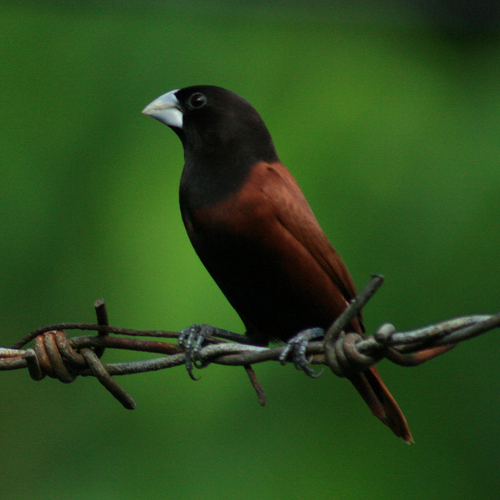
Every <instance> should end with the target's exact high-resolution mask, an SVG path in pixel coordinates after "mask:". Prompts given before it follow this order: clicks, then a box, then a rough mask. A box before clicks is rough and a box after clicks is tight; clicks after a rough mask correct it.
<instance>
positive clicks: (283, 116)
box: [0, 1, 500, 500]
mask: <svg viewBox="0 0 500 500" xmlns="http://www.w3.org/2000/svg"><path fill="white" fill-rule="evenodd" d="M445 3H446V2H445ZM301 5H302V6H301ZM349 5H350V8H348V7H346V5H344V3H342V2H339V3H338V4H334V3H326V2H325V3H324V4H323V3H321V2H315V1H312V2H309V3H307V5H305V4H303V2H286V1H283V2H276V3H266V2H247V3H245V4H243V3H242V4H238V3H236V2H235V3H231V2H217V3H212V2H205V3H201V2H192V1H185V2H161V1H156V2H139V1H137V2H118V1H116V2H113V1H111V2H107V3H106V2H102V3H101V2H99V3H98V2H2V4H1V5H0V64H1V66H0V67H1V78H0V87H1V92H0V102H1V108H0V109H1V114H2V119H1V123H2V131H1V134H0V141H1V147H0V168H1V176H2V177H1V179H2V182H1V184H0V209H1V213H2V214H3V215H2V225H1V234H2V237H1V239H0V257H1V260H0V266H1V267H0V269H1V270H0V273H1V274H0V275H1V280H0V301H1V306H2V307H1V322H2V333H1V339H0V345H4V346H8V345H11V344H13V343H14V342H15V341H16V340H18V339H19V338H20V337H21V336H23V335H25V334H26V333H27V332H29V331H30V330H32V329H34V328H36V327H38V326H41V325H44V324H50V323H54V322H61V321H89V322H93V321H94V317H93V308H92V303H93V301H94V299H96V298H98V297H104V298H105V299H106V301H107V305H108V308H109V315H110V320H111V323H112V324H113V325H115V326H123V327H130V328H158V329H160V328H161V329H173V330H178V329H180V328H183V327H185V326H187V325H189V324H191V323H194V322H197V323H200V322H207V323H211V324H215V325H218V326H221V327H224V328H229V329H233V330H236V331H241V329H242V326H241V322H240V321H239V319H238V317H237V315H236V314H235V313H234V311H232V309H231V308H230V306H229V305H228V303H227V302H226V300H225V299H224V297H223V296H222V294H221V293H220V292H219V290H218V289H217V287H216V285H215V284H214V283H213V282H212V280H211V279H210V277H209V276H208V274H207V272H206V271H205V270H204V268H203V267H202V265H201V264H200V262H199V261H198V259H197V257H196V255H195V253H194V251H193V250H192V249H191V247H190V244H189V242H188V239H187V237H186V235H185V232H184V228H183V226H182V222H181V219H180V215H179V210H178V206H177V189H178V180H179V176H180V172H181V168H182V148H181V145H180V142H179V141H178V139H177V137H176V136H175V134H173V133H172V132H171V131H169V130H168V129H167V128H166V127H164V126H161V125H160V124H159V123H157V122H155V121H154V120H151V119H150V118H147V117H145V116H143V115H141V113H140V112H141V110H142V108H143V107H144V106H145V105H146V104H147V103H149V102H150V101H151V100H152V99H153V98H155V97H157V96H158V95H160V94H162V93H164V92H166V91H167V90H171V89H173V88H179V87H183V86H187V85H192V84H199V83H208V84H216V85H221V86H224V87H227V88H230V89H232V90H234V91H236V92H238V93H239V94H241V95H243V96H244V97H245V98H247V99H248V100H249V101H250V102H252V103H253V104H254V105H255V107H256V108H257V109H258V110H259V111H260V112H261V114H262V116H263V117H264V119H265V121H266V123H267V125H268V127H269V128H270V130H271V133H272V134H273V137H274V139H275V143H276V146H277V149H278V152H279V153H280V156H281V159H282V160H283V162H284V163H285V164H286V165H287V166H288V167H289V168H290V170H291V171H292V172H293V174H294V175H295V176H296V178H297V179H298V181H299V183H300V184H301V186H302V187H303V190H304V192H305V193H306V196H307V197H308V199H309V200H310V203H311V205H312V207H313V209H314V210H315V212H316V214H317V216H318V218H319V219H320V222H321V223H322V225H323V227H324V229H325V231H326V233H327V234H328V235H329V236H330V238H331V240H332V242H333V243H334V245H335V246H336V248H337V249H338V250H339V252H340V253H341V255H342V256H343V258H344V260H345V261H346V263H347V265H348V267H349V269H350V271H351V273H352V275H353V277H354V279H355V282H356V283H357V284H358V287H361V286H362V285H363V284H364V283H366V282H367V281H368V279H369V275H370V273H381V274H384V275H385V276H386V284H385V285H384V287H383V288H382V290H381V291H380V292H379V293H378V294H377V296H376V297H375V299H374V300H373V301H372V302H371V303H370V304H369V306H368V307H367V309H366V312H365V315H366V323H367V327H368V330H369V331H373V330H374V329H375V328H376V327H377V326H378V325H379V324H380V323H382V322H385V321H390V322H393V323H394V324H395V325H396V326H397V327H398V328H401V329H406V328H412V327H417V326H421V325H424V324H428V323H432V322H436V321H439V320H442V319H447V318H450V317H454V316H458V315H464V314H475V313H483V312H484V313H489V312H496V311H498V309H499V301H498V296H499V287H498V285H499V279H498V277H499V275H500V259H499V247H500V224H499V214H500V197H499V184H500V169H499V159H500V140H499V139H500V83H499V77H500V43H499V38H498V37H497V36H496V35H497V31H496V28H497V27H498V25H497V24H496V22H497V21H498V18H496V17H495V16H496V15H497V14H498V11H497V10H496V9H495V8H494V5H496V4H495V3H492V4H490V7H491V9H490V10H489V11H488V9H486V10H485V12H482V11H480V10H478V9H479V7H484V6H485V5H486V6H488V3H487V2H477V6H478V8H477V9H475V10H471V11H470V12H467V11H466V12H465V14H466V15H465V16H462V17H460V16H459V15H456V13H453V12H452V13H451V14H450V12H449V11H448V10H446V8H441V7H439V8H438V6H437V4H436V5H435V6H433V2H431V1H429V2H422V4H417V3H415V2H406V3H405V4H402V3H395V2H392V3H389V2H385V3H384V2H380V3H378V4H373V5H372V4H365V3H363V2H354V3H352V4H349ZM492 6H493V7H492ZM474 16H476V17H477V19H476V17H474ZM497 335H498V333H495V332H492V333H490V334H487V335H485V336H483V337H482V338H478V339H476V340H473V341H469V342H467V343H466V344H464V345H462V346H460V347H459V348H457V349H455V350H454V351H452V352H451V353H448V354H446V355H445V356H443V357H442V358H439V359H437V360H435V361H433V362H431V363H429V364H427V365H424V366H422V367H419V368H414V369H405V368H400V367H395V366H392V365H390V363H388V362H383V363H381V365H380V370H381V372H382V374H383V375H384V379H385V381H386V382H387V384H388V385H389V387H390V388H391V390H392V392H393V394H394V395H395V396H396V398H397V399H398V402H399V403H400V405H401V407H402V408H403V410H404V412H405V414H406V416H407V418H408V420H409V422H410V425H411V428H412V431H413V434H414V437H415V441H416V444H415V445H413V446H406V445H404V444H403V443H402V442H400V441H398V440H397V439H396V438H394V436H393V435H392V434H391V433H390V432H389V431H388V430H387V429H386V428H385V427H384V426H383V425H381V424H380V422H379V421H378V420H376V419H375V418H373V417H372V416H371V414H370V412H369V411H368V410H367V408H366V407H365V406H364V403H363V402H362V401H361V399H360V398H359V396H358V395H357V393H356V392H355V391H354V390H353V388H352V387H351V386H350V384H348V383H347V382H346V381H344V380H340V379H337V378H335V377H334V376H333V375H332V374H330V373H326V372H325V374H324V375H323V376H322V377H321V378H320V379H318V380H311V379H308V378H307V377H305V376H304V375H303V374H301V373H298V372H296V371H295V370H294V368H293V367H292V366H287V367H285V368H282V367H281V366H279V365H278V364H272V363H267V364H265V365H260V366H257V367H256V370H257V373H258V375H259V377H260V381H261V383H262V384H263V385H264V387H265V389H266V391H267V395H268V406H267V407H266V408H261V407H259V405H258V404H257V401H256V397H255V394H254V393H253V391H252V389H251V387H250V384H249V383H248V380H247V378H246V376H245V374H244V373H243V370H241V369H235V368H225V367H218V366H211V367H209V368H208V369H206V370H205V371H203V373H202V374H201V375H202V379H201V380H200V381H199V382H197V383H193V382H192V381H191V380H190V379H189V378H188V377H187V375H186V373H185V372H184V370H183V369H181V368H177V369H173V370H169V371H165V372H157V373H149V374H144V375H137V376H129V377H123V378H120V379H119V382H120V383H122V384H123V385H124V387H125V388H126V389H127V390H129V391H130V392H131V394H132V395H133V396H134V397H135V399H136V401H137V403H138V408H137V409H136V410H135V411H133V412H132V411H126V410H124V409H122V408H121V406H120V405H119V404H118V403H117V402H116V401H115V400H114V399H112V398H111V397H110V396H109V395H108V394H107V393H106V392H105V391H104V389H103V388H102V387H101V386H99V384H98V383H97V382H96V381H95V380H93V379H90V378H88V379H78V380H77V381H76V382H75V383H73V384H71V385H63V384H61V383H59V382H57V381H54V380H51V379H44V380H43V381H42V382H39V383H34V382H33V381H31V379H30V378H29V376H28V374H27V372H25V371H17V372H3V373H2V374H1V377H2V390H1V396H0V397H1V401H2V403H1V412H0V431H1V438H0V439H1V441H0V442H1V446H0V478H1V487H0V490H1V495H2V498H3V499H6V500H10V499H18V500H24V499H28V498H30V499H32V498H36V499H41V500H44V499H54V498H68V499H72V500H73V499H95V498H98V499H103V500H108V499H141V498H179V499H194V498H205V499H215V498H217V499H219V498H238V499H241V500H243V499H275V498H291V499H299V498H316V499H327V498H328V499H331V498H333V499H341V500H343V499H346V500H347V499H357V498H360V499H366V498H369V499H372V500H378V499H401V498H404V499H411V500H413V499H415V500H416V499H422V498H425V499H440V500H443V499H447V498H453V499H454V500H457V499H476V498H477V499H483V500H484V499H496V498H498V492H499V491H500V479H499V474H498V464H499V455H500V453H499V448H500V421H499V412H500V398H499V395H500V382H499V378H498V369H497V366H498V354H499V348H498V342H495V339H496V338H497ZM138 357H139V356H138V355H136V354H134V353H132V354H125V353H121V352H107V353H106V355H105V361H119V360H123V359H136V358H138Z"/></svg>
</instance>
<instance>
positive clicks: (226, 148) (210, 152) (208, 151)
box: [143, 85, 277, 167]
mask: <svg viewBox="0 0 500 500" xmlns="http://www.w3.org/2000/svg"><path fill="white" fill-rule="evenodd" d="M143 113H145V114H147V115H150V116H152V117H153V118H156V119H157V120H159V121H161V122H162V123H164V124H166V125H168V126H169V127H170V128H172V130H174V131H175V132H176V133H177V135H178V136H179V137H180V139H181V140H182V143H183V145H184V150H185V153H186V159H188V158H190V157H191V156H194V157H197V158H200V157H201V158H203V159H204V160H207V159H208V158H212V159H213V160H214V161H218V162H221V161H223V162H228V163H230V164H231V165H232V166H233V167H234V166H236V165H241V164H242V163H243V164H249V165H252V164H254V163H256V162H258V161H268V162H271V161H276V160H277V155H276V150H275V148H274V145H273V142H272V139H271V135H270V134H269V131H268V130H267V127H266V125H265V123H264V121H263V120H262V118H261V117H260V115H259V114H258V113H257V111H256V110H255V108H253V106H251V105H250V103H248V102H247V101H246V100H245V99H243V98H242V97H240V96H239V95H237V94H235V93H234V92H231V91H230V90H226V89H223V88H221V87H216V86H213V85H196V86H192V87H186V88H183V89H180V90H172V91H171V92H168V93H167V94H164V95H162V96H160V97H159V98H158V99H156V100H155V101H153V102H152V103H151V104H149V105H148V106H147V107H146V108H145V109H144V111H143Z"/></svg>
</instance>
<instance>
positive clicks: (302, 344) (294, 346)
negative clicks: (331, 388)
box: [279, 328, 325, 378]
mask: <svg viewBox="0 0 500 500" xmlns="http://www.w3.org/2000/svg"><path fill="white" fill-rule="evenodd" d="M324 336H325V331H324V330H323V328H308V329H307V330H302V331H301V332H299V333H297V335H294V336H293V337H292V338H291V339H290V340H289V341H288V342H287V344H286V347H285V348H284V349H283V352H282V353H281V354H280V357H279V360H280V362H281V364H282V365H284V364H286V360H287V358H288V356H289V354H290V353H292V359H293V364H294V365H295V368H297V370H303V371H304V372H305V373H306V374H307V375H309V376H310V377H312V378H318V377H319V376H320V375H321V374H322V373H323V370H321V371H319V372H315V371H314V370H313V369H312V368H311V367H310V366H309V361H308V360H307V358H306V349H307V344H309V342H310V341H311V340H314V339H318V338H321V337H324Z"/></svg>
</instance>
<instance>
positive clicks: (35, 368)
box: [0, 276, 500, 409]
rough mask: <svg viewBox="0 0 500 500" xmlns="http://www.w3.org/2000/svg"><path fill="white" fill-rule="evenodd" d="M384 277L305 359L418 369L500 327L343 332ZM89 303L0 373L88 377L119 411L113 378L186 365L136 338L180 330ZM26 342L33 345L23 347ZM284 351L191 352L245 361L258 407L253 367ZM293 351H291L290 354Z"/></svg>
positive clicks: (0, 360)
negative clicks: (112, 358)
mask: <svg viewBox="0 0 500 500" xmlns="http://www.w3.org/2000/svg"><path fill="white" fill-rule="evenodd" d="M382 282H383V278H382V277H381V276H373V278H372V280H371V281H370V283H369V284H368V285H367V286H366V287H365V289H364V290H363V291H362V292H361V293H360V294H359V295H358V297H357V298H356V299H355V300H354V301H353V302H352V303H351V304H350V305H349V307H348V308H347V309H346V310H345V311H344V313H343V314H342V315H341V316H340V317H339V318H338V319H337V320H336V321H335V322H334V323H333V325H332V326H331V327H330V328H329V329H328V330H327V332H326V333H325V338H324V340H322V341H315V342H311V343H309V344H308V345H307V346H306V345H304V346H303V349H304V351H305V354H306V355H307V356H308V360H309V362H310V363H311V364H323V365H326V366H328V367H329V368H330V369H331V370H332V371H333V372H334V373H335V374H336V375H337V376H339V377H346V376H350V375H352V374H354V373H357V372H361V371H363V370H365V369H366V368H368V367H369V366H372V365H374V364H376V363H378V362H379V361H381V360H382V359H388V360H389V361H392V362H393V363H396V364H398V365H400V366H407V367H411V366H417V365H420V364H422V363H424V362H426V361H429V360H430V359H433V358H435V357H436V356H439V355H440V354H443V353H444V352H446V351H448V350H450V349H452V348H453V347H455V346H456V345H457V344H458V343H460V342H463V341H464V340H468V339H471V338H473V337H476V336H478V335H481V334H482V333H485V332H487V331H490V330H492V329H494V328H498V327H499V326H500V314H496V315H476V316H465V317H461V318H455V319H451V320H447V321H443V322H441V323H438V324H435V325H430V326H426V327H423V328H419V329H416V330H411V331H406V332H398V331H397V330H396V328H395V327H394V326H393V325H391V324H389V323H386V324H383V325H382V326H381V327H380V328H379V329H378V330H377V331H376V332H375V333H374V334H373V335H368V336H365V337H362V336H360V335H358V334H355V333H349V332H347V333H346V332H345V331H344V328H345V326H346V325H348V324H349V322H350V320H351V319H352V318H353V317H354V316H356V314H357V313H358V312H359V311H360V310H361V308H362V307H363V306H364V305H365V304H366V303H367V302H368V301H369V300H370V298H371V297H372V296H373V295H374V294H375V293H376V291H377V290H378V288H379V287H380V286H381V284H382ZM94 308H95V310H96V315H97V324H87V323H60V324H57V325H48V326H44V327H41V328H38V329H37V330H34V331H33V332H31V333H30V334H29V335H27V336H26V337H24V338H23V339H21V340H20V341H19V342H17V343H16V344H15V345H14V346H13V347H12V348H0V370H15V369H21V368H28V370H29V373H30V376H31V377H32V378H33V379H34V380H41V379H43V378H44V377H45V376H49V377H52V378H57V379H59V380H60V381H61V382H64V383H70V382H72V381H73V380H74V379H75V378H76V377H78V376H94V377H96V378H97V379H98V381H99V382H100V383H101V384H102V385H103V386H104V387H105V388H106V389H107V390H108V391H109V392H110V393H111V394H112V395H113V396H114V397H115V398H116V399H117V400H118V401H120V403H121V404H122V405H123V406H124V407H125V408H127V409H133V408H135V406H136V404H135V401H134V400H133V399H132V397H131V396H130V395H129V394H128V393H127V392H126V391H125V390H124V389H123V388H122V387H121V386H120V385H119V384H118V383H117V382H116V381H115V380H114V379H113V378H112V376H114V375H127V374H135V373H143V372H149V371H156V370H163V369H166V368H172V367H174V366H180V365H184V364H185V361H186V356H185V353H184V351H183V349H182V348H181V347H179V346H178V345H177V344H174V343H169V342H165V341H159V340H149V339H145V338H142V337H154V338H160V339H165V338H173V339H174V338H178V336H179V335H180V332H171V331H161V330H133V329H128V328H116V327H112V326H109V325H108V317H107V312H106V307H105V304H104V301H103V300H101V299H99V300H97V301H96V302H95V303H94ZM65 330H83V331H96V332H98V334H97V335H85V336H78V337H73V338H71V339H70V338H68V336H67V334H66V331H65ZM110 334H115V335H121V336H125V338H124V337H116V336H111V335H110ZM32 340H34V346H33V348H28V349H22V347H23V346H24V345H25V344H27V343H28V342H30V341H32ZM105 349H128V350H133V351H139V352H148V353H153V354H161V357H156V358H153V359H147V360H140V361H132V362H126V363H112V364H103V363H102V362H101V359H100V358H101V357H102V355H103V353H104V350H105ZM285 349H287V347H286V346H279V347H273V348H267V347H258V346H252V345H245V344H238V343H228V342H225V341H221V340H218V339H216V338H214V337H208V338H207V339H206V342H205V344H204V346H203V347H202V348H201V349H200V350H199V351H198V352H197V361H198V363H197V367H198V368H203V367H206V366H208V365H209V364H211V363H215V364H220V365H230V366H243V367H244V368H245V370H246V372H247V374H248V376H249V378H250V381H251V383H252V385H253V387H254V388H255V390H256V392H257V395H258V398H259V402H260V404H262V405H264V404H265V400H266V398H265V395H264V391H263V389H262V387H261V385H260V384H259V382H258V380H257V377H256V375H255V372H254V370H253V368H252V366H251V365H253V364H256V363H262V362H265V361H280V355H282V353H284V350H285ZM287 354H288V351H287ZM291 356H292V355H291V354H290V356H288V357H289V358H290V357H291ZM282 357H283V356H282Z"/></svg>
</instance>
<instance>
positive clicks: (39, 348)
mask: <svg viewBox="0 0 500 500" xmlns="http://www.w3.org/2000/svg"><path fill="white" fill-rule="evenodd" d="M24 357H25V359H26V363H27V365H28V370H29V372H30V375H31V378H32V379H34V380H42V379H43V378H44V377H45V376H46V375H48V376H49V377H52V378H56V379H58V380H60V381H61V382H64V383H65V384H69V383H70V382H73V380H75V378H76V377H77V376H78V373H79V372H80V371H81V370H82V369H84V368H87V367H88V364H87V362H86V360H85V358H84V357H83V356H82V355H81V354H80V353H78V352H77V351H75V350H74V349H73V347H72V346H71V342H70V340H69V339H68V336H67V335H66V332H65V331H63V330H57V331H51V332H46V333H43V334H41V335H38V336H37V337H36V338H35V346H34V349H28V350H27V351H26V354H25V356H24Z"/></svg>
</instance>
